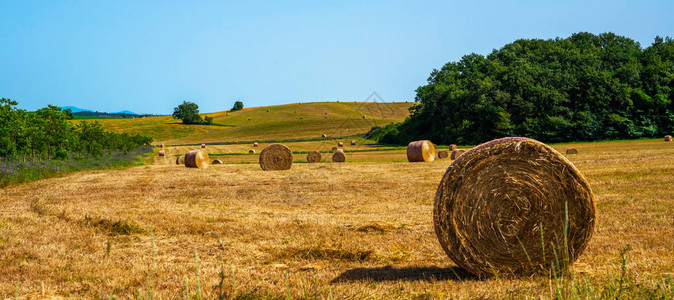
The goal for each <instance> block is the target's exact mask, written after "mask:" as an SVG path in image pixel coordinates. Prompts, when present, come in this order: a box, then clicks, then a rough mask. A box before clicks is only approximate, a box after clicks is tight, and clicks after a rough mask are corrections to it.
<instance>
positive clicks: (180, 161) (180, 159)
mask: <svg viewBox="0 0 674 300" xmlns="http://www.w3.org/2000/svg"><path fill="white" fill-rule="evenodd" d="M184 164H185V156H184V155H181V156H178V157H176V165H184Z"/></svg>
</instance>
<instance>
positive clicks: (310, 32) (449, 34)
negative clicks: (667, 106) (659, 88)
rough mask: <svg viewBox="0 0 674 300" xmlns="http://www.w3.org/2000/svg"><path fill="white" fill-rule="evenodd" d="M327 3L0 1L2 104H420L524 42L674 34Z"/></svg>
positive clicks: (585, 14) (644, 24) (660, 28)
mask: <svg viewBox="0 0 674 300" xmlns="http://www.w3.org/2000/svg"><path fill="white" fill-rule="evenodd" d="M244 2H245V3H244ZM281 2H282V3H281ZM318 3H319V1H315V2H310V1H268V2H257V1H236V2H234V1H231V2H226V1H135V0H134V1H120V0H114V1H113V0H110V1H89V0H85V1H51V0H49V1H25V0H17V1H10V0H0V97H5V98H11V99H13V100H17V101H19V107H21V108H24V109H27V110H34V109H37V108H40V107H44V106H46V105H47V104H54V105H58V106H66V105H73V106H77V107H82V108H89V109H94V110H99V111H109V112H112V111H119V110H123V109H128V110H131V111H135V112H139V113H156V114H170V113H171V112H172V109H173V107H175V106H177V105H178V104H180V103H181V102H182V101H183V100H188V101H193V102H196V103H197V104H198V105H199V106H200V109H201V112H213V111H221V110H226V109H229V108H231V107H232V105H233V103H234V101H236V100H237V99H240V100H242V101H243V102H244V104H245V105H246V106H247V107H248V106H261V105H273V104H283V103H292V102H299V101H303V102H308V101H326V100H327V101H336V100H341V101H363V100H364V99H365V98H367V97H368V96H369V95H370V94H371V93H372V92H373V91H376V92H377V93H378V94H379V95H381V97H382V98H383V99H384V100H386V101H405V100H408V101H412V100H414V95H415V93H414V90H415V89H416V88H417V87H418V86H420V85H423V84H424V83H425V82H426V79H427V78H428V75H429V73H430V72H431V71H432V70H433V69H434V68H440V67H441V66H442V65H443V64H445V63H446V62H449V61H457V60H459V59H460V58H461V57H462V56H463V55H466V54H469V53H472V52H474V53H479V54H488V53H489V52H491V50H492V49H498V48H500V47H502V46H503V45H504V44H507V43H510V42H512V41H514V40H516V39H520V38H544V39H547V38H554V37H567V36H569V35H571V34H572V33H575V32H580V31H587V32H591V33H595V34H598V33H602V32H607V31H611V32H614V33H616V34H619V35H624V36H627V37H630V38H633V39H635V40H637V41H639V42H640V43H641V45H642V47H646V46H648V45H650V44H651V43H652V41H653V38H654V37H655V36H657V35H660V36H674V16H673V12H674V1H540V0H535V1H534V0H531V1H320V4H318Z"/></svg>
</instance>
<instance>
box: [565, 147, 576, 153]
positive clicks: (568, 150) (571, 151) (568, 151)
mask: <svg viewBox="0 0 674 300" xmlns="http://www.w3.org/2000/svg"><path fill="white" fill-rule="evenodd" d="M566 154H578V149H576V148H569V149H566Z"/></svg>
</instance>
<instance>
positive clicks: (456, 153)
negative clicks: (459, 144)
mask: <svg viewBox="0 0 674 300" xmlns="http://www.w3.org/2000/svg"><path fill="white" fill-rule="evenodd" d="M464 153H466V150H463V149H456V150H454V151H452V154H451V155H450V156H449V159H451V160H454V159H457V158H459V156H461V155H462V154H464Z"/></svg>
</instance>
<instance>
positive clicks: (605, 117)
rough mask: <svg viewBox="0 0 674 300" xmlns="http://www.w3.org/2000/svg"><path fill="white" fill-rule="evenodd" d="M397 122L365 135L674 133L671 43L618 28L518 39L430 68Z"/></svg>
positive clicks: (483, 137) (393, 138) (456, 139)
mask: <svg viewBox="0 0 674 300" xmlns="http://www.w3.org/2000/svg"><path fill="white" fill-rule="evenodd" d="M416 94H417V95H416V99H415V101H416V102H417V104H416V105H415V106H413V107H411V108H410V112H411V115H410V117H409V118H408V119H407V120H405V121H404V122H403V123H400V124H391V125H388V126H386V127H375V128H373V130H372V131H370V132H369V133H368V136H369V137H371V138H374V139H376V140H379V141H380V142H385V143H392V144H406V143H408V142H410V141H413V140H419V139H429V140H432V141H433V142H435V143H443V144H449V143H458V144H477V143H481V142H485V141H488V140H491V139H494V138H498V137H503V136H526V137H531V138H535V139H538V140H541V141H544V142H566V141H589V140H601V139H628V138H640V137H656V136H657V137H661V136H663V135H665V134H672V133H674V101H673V100H674V40H672V39H671V38H669V37H667V38H661V37H656V38H655V41H654V42H653V44H652V45H651V46H649V47H647V48H645V49H644V48H642V47H641V45H640V44H639V43H638V42H635V41H634V40H632V39H629V38H627V37H623V36H618V35H615V34H613V33H603V34H599V35H594V34H590V33H577V34H574V35H572V36H571V37H568V38H563V39H562V38H557V39H551V40H540V39H532V40H525V39H523V40H517V41H515V42H513V43H511V44H508V45H505V46H504V47H503V48H501V49H499V50H494V51H492V53H490V54H489V55H487V56H486V57H485V56H482V55H478V54H470V55H466V56H464V57H463V58H462V59H461V60H460V61H458V62H450V63H447V64H446V65H444V66H443V67H442V69H440V70H433V72H431V75H430V77H429V78H428V84H427V85H424V86H421V87H419V88H418V89H417V90H416Z"/></svg>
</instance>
